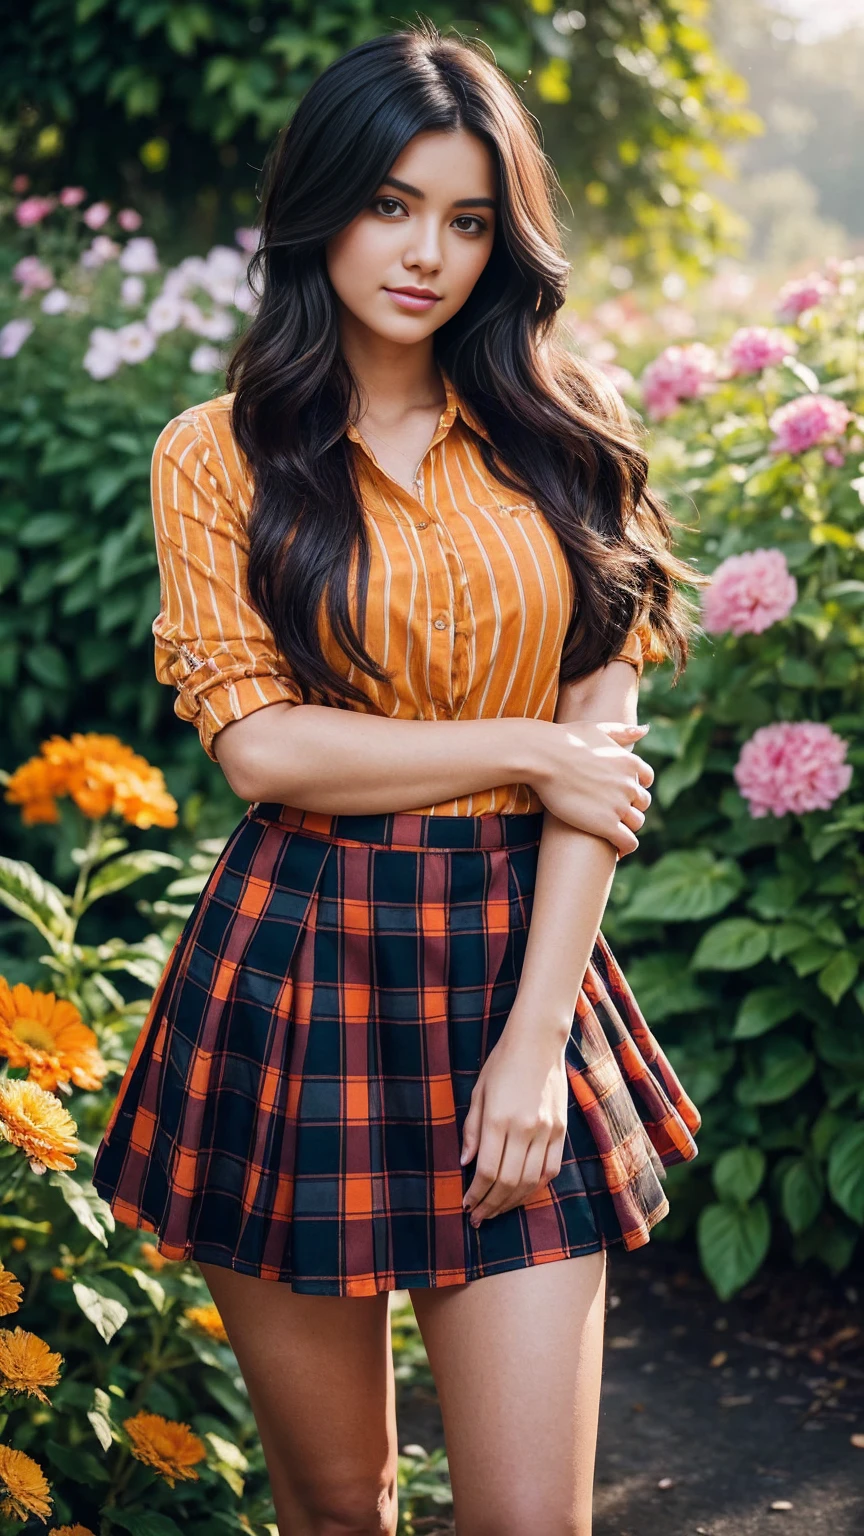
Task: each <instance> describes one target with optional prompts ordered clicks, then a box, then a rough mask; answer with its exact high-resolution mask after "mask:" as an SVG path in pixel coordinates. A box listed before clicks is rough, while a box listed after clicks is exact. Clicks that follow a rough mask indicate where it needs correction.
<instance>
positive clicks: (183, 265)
mask: <svg viewBox="0 0 864 1536" xmlns="http://www.w3.org/2000/svg"><path fill="white" fill-rule="evenodd" d="M206 279H207V263H206V261H205V260H204V258H203V256H184V257H183V260H182V261H181V262H178V264H177V266H176V267H172V268H171V270H170V272H166V274H165V281H164V282H163V284H162V287H163V289H164V291H165V292H166V293H173V294H177V295H182V294H185V293H186V292H187V291H188V290H189V289H190V288H196V287H198V288H200V287H204V286H205V284H206Z"/></svg>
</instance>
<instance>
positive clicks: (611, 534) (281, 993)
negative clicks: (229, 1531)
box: [94, 23, 700, 1536]
mask: <svg viewBox="0 0 864 1536" xmlns="http://www.w3.org/2000/svg"><path fill="white" fill-rule="evenodd" d="M553 192H554V180H553V177H552V174H551V171H550V169H549V167H548V163H547V162H546V160H545V157H544V155H543V153H542V151H541V149H540V147H539V145H538V141H537V138H536V135H535V132H534V129H533V126H532V120H531V118H530V117H529V115H528V113H527V112H526V110H525V108H524V106H523V105H522V103H521V101H520V99H519V97H518V94H517V92H516V91H515V90H514V88H513V87H512V86H511V84H510V83H509V81H508V80H507V79H506V77H505V76H504V75H503V74H502V73H501V72H500V71H499V70H498V69H497V68H496V67H495V65H494V63H492V62H491V61H490V59H489V57H488V55H487V53H486V52H485V51H484V50H483V48H482V46H478V45H474V44H471V43H467V42H464V41H462V40H460V39H457V38H442V37H441V36H440V35H439V33H438V32H437V31H436V30H435V29H434V28H433V27H432V26H431V25H427V24H425V23H424V24H422V25H421V26H419V27H418V28H416V29H412V30H409V31H405V32H400V33H396V34H394V35H390V36H385V37H379V38H375V39H373V40H372V41H371V42H368V43H365V44H363V45H361V46H360V47H357V48H355V49H353V50H352V51H351V52H350V53H348V54H346V55H345V56H344V57H343V58H341V59H339V60H338V61H337V62H336V63H334V64H332V65H331V66H330V67H329V68H328V69H327V70H325V72H324V73H323V74H322V75H321V76H320V78H319V79H318V80H317V81H316V82H315V84H314V85H313V86H312V87H311V88H310V90H309V91H308V92H307V94H306V96H305V97H304V99H303V101H302V102H301V103H300V106H299V108H298V109H297V112H296V113H295V115H294V117H293V119H292V121H291V123H290V125H289V126H288V127H287V128H286V129H285V130H284V132H283V133H282V134H281V136H280V138H279V140H278V143H277V145H276V147H275V153H274V154H273V156H272V157H271V159H270V161H269V164H268V175H267V184H266V192H265V196H264V199H263V208H262V215H261V232H262V240H261V246H260V249H259V251H258V253H257V254H256V256H255V257H254V258H253V262H252V266H253V268H257V269H258V273H259V275H262V274H263V288H262V292H261V296H260V303H259V306H258V309H257V313H256V314H255V316H254V318H253V319H252V320H251V322H250V323H249V325H248V327H247V329H246V332H245V335H244V336H243V337H242V339H241V340H240V342H239V344H238V345H237V347H236V350H235V352H234V354H233V357H232V359H231V362H230V366H229V368H228V374H227V383H228V386H229V391H230V392H229V393H227V394H223V395H220V396H219V397H218V398H216V399H214V400H209V401H205V402H204V403H202V404H201V405H198V406H194V407H191V408H190V409H189V410H186V411H183V412H181V413H180V415H178V416H177V417H175V418H174V419H173V420H172V421H170V422H169V423H168V425H167V426H166V427H165V429H164V431H163V432H162V433H161V435H160V437H159V440H158V442H157V444H156V450H155V453H154V457H153V508H154V520H155V528H156V538H157V549H158V554H159V564H160V571H161V575H162V604H161V611H160V613H159V615H158V617H157V619H156V620H155V622H154V626H153V628H154V634H155V637H156V647H157V651H156V667H157V674H158V676H159V677H160V679H161V680H162V681H164V682H170V683H172V684H174V685H175V686H176V688H177V690H178V696H177V699H176V703H175V708H176V712H177V714H178V715H179V716H180V717H181V718H182V719H185V720H189V721H191V722H193V723H194V724H195V725H196V727H197V728H198V730H199V732H200V736H201V741H202V743H203V746H204V749H205V751H206V752H207V753H208V754H209V756H210V757H211V758H213V759H214V760H215V761H217V762H218V763H219V765H220V767H221V768H222V770H223V772H224V773H225V776H226V778H227V780H228V782H229V784H230V785H231V786H232V788H233V789H234V790H235V791H236V793H237V794H238V795H239V796H240V798H241V799H243V800H247V801H248V802H249V810H248V812H247V813H246V815H245V816H244V817H243V819H242V821H241V822H240V824H239V825H238V827H237V828H236V829H235V831H234V832H233V833H232V835H231V837H230V838H229V840H228V843H227V845H226V847H225V849H224V851H223V852H222V854H221V856H220V858H219V860H218V863H217V865H216V867H215V869H214V870H213V872H212V875H211V876H210V878H209V880H208V883H207V886H206V888H205V890H204V891H203V892H202V895H201V897H200V898H199V900H198V901H197V902H196V905H195V909H194V911H193V913H192V915H191V916H190V918H189V920H188V922H187V923H186V925H185V927H184V929H183V932H182V933H181V934H180V936H179V938H178V940H177V942H176V944H175V947H174V950H173V953H172V956H171V958H170V960H169V963H168V965H167V967H166V970H165V973H164V976H163V978H162V980H161V982H160V985H159V987H158V989H157V992H156V995H155V997H154V1000H153V1005H152V1009H151V1011H150V1015H149V1018H148V1020H147V1022H146V1024H145V1026H144V1028H143V1029H142V1031H141V1034H140V1036H139V1038H138V1040H137V1042H136V1045H135V1048H134V1051H133V1054H132V1059H131V1060H130V1062H129V1066H128V1069H127V1072H126V1074H125V1077H124V1080H123V1083H122V1084H121V1088H120V1091H119V1094H118V1097H117V1101H116V1104H115V1106H114V1109H113V1111H112V1115H111V1119H110V1121H109V1124H108V1127H107V1129H106V1133H105V1136H104V1138H103V1141H102V1143H101V1144H100V1147H99V1152H98V1157H97V1159H96V1165H95V1173H94V1183H95V1185H96V1187H97V1188H98V1189H99V1191H100V1193H101V1194H102V1195H103V1196H104V1198H105V1199H106V1200H108V1201H109V1203H110V1204H111V1206H112V1209H113V1210H114V1213H115V1215H116V1217H117V1218H118V1220H120V1221H121V1222H124V1223H126V1224H127V1225H130V1226H137V1227H141V1228H144V1229H145V1230H147V1231H151V1232H155V1233H156V1234H157V1237H158V1246H159V1248H160V1250H161V1252H162V1253H163V1254H165V1255H167V1256H168V1257H170V1258H174V1259H193V1260H195V1261H196V1262H197V1263H198V1264H199V1265H200V1269H201V1272H202V1273H203V1275H204V1277H205V1279H206V1281H207V1284H208V1286H209V1288H210V1291H211V1293H212V1296H213V1298H214V1301H215V1302H216V1305H217V1306H218V1308H219V1311H220V1313H221V1315H222V1317H223V1319H224V1322H225V1326H226V1328H227V1331H228V1335H229V1337H230V1340H231V1343H232V1346H233V1348H234V1351H235V1353H236V1356H237V1360H238V1362H239V1365H240V1368H241V1370H242V1372H243V1376H244V1378H245V1381H246V1383H247V1385H248V1389H249V1395H250V1400H251V1404H252V1408H253V1410H254V1413H255V1416H256V1419H257V1423H258V1426H259V1429H260V1433H261V1440H262V1444H263V1448H264V1452H265V1456H266V1460H267V1466H268V1470H269V1473H270V1477H271V1481H272V1488H273V1495H274V1500H275V1505H276V1511H277V1518H278V1521H279V1529H280V1532H281V1533H282V1536H318V1533H322V1536H323V1533H325V1532H326V1533H331V1532H332V1533H335V1532H340V1533H345V1532H353V1533H360V1532H373V1531H375V1532H389V1533H392V1532H395V1530H396V1519H397V1511H396V1454H397V1440H396V1425H395V1418H394V1386H393V1366H392V1360H391V1354H390V1347H389V1328H388V1304H389V1293H390V1292H391V1291H392V1290H394V1289H396V1288H407V1289H408V1290H409V1291H410V1294H411V1298H412V1301H413V1304H414V1308H415V1311H416V1314H417V1317H418V1320H419V1324H420V1327H421V1330H422V1334H423V1339H424V1342H425V1345H426V1348H427V1351H428V1354H429V1359H430V1362H431V1366H432V1370H433V1372H434V1376H435V1380H436V1383H437V1388H438V1392H439V1396H440V1401H441V1407H442V1411H443V1416H444V1426H445V1433H446V1439H447V1448H448V1457H449V1465H450V1471H451V1476H452V1483H453V1494H454V1501H455V1518H456V1528H457V1530H458V1532H459V1536H487V1533H488V1536H492V1533H494V1536H511V1533H512V1536H527V1533H529V1532H530V1533H532V1536H533V1533H542V1536H559V1533H560V1536H564V1533H565V1532H566V1533H568V1536H572V1533H574V1532H575V1533H579V1536H586V1533H588V1532H589V1531H590V1527H591V1492H592V1482H593V1468H594V1451H595V1438H596V1430H597V1417H598V1399H599V1389H600V1374H601V1352H602V1331H603V1319H604V1295H605V1292H604V1277H605V1267H604V1266H605V1249H606V1248H607V1247H608V1246H609V1245H610V1244H612V1243H621V1244H623V1246H624V1247H625V1248H627V1249H632V1248H636V1247H638V1246H639V1245H641V1244H643V1243H645V1242H647V1241H648V1240H649V1232H650V1229H651V1227H652V1226H653V1225H654V1223H655V1222H657V1221H658V1220H659V1219H660V1218H661V1217H662V1216H664V1215H665V1214H666V1211H667V1210H668V1203H667V1200H666V1197H665V1194H664V1192H663V1189H662V1184H661V1179H662V1178H663V1177H664V1167H665V1165H667V1164H669V1163H674V1162H677V1161H680V1160H682V1159H687V1158H692V1157H693V1156H694V1155H695V1152H696V1147H695V1144H694V1141H693V1133H694V1132H695V1131H696V1130H697V1129H698V1128H699V1124H700V1120H699V1115H698V1112H697V1110H696V1109H695V1107H694V1106H693V1104H692V1103H691V1101H690V1099H689V1098H688V1097H687V1095H686V1093H685V1091H684V1089H683V1088H682V1086H681V1084H680V1083H679V1081H678V1080H677V1078H676V1076H675V1074H674V1072H673V1071H672V1069H671V1067H670V1065H669V1062H668V1061H667V1059H666V1057H665V1056H664V1054H663V1052H662V1051H661V1050H660V1048H659V1046H658V1044H657V1042H656V1040H655V1039H654V1038H653V1036H652V1035H651V1033H650V1031H649V1030H648V1028H647V1026H646V1024H645V1021H644V1019H643V1017H642V1015H641V1013H640V1011H639V1009H638V1006H637V1004H636V1002H635V1000H634V998H633V995H632V993H631V991H630V989H629V988H628V986H627V983H626V981H625V979H624V977H623V975H622V974H621V971H620V970H619V968H618V966H617V965H616V962H615V960H614V958H613V956H612V954H611V952H610V950H609V947H608V945H607V944H606V942H605V940H604V939H603V936H602V934H601V933H600V931H599V925H600V921H601V918H602V914H603V910H604V906H605V902H606V898H607V896H608V893H609V889H610V886H611V882H612V878H613V874H614V870H615V863H616V859H617V858H618V857H620V856H622V855H626V854H629V853H632V852H633V851H634V850H635V849H636V847H637V846H638V839H637V837H636V833H637V832H638V831H639V829H640V828H641V827H642V825H643V822H644V820H645V812H646V809H647V807H648V805H649V803H650V800H651V795H650V791H649V786H650V784H651V783H652V780H653V773H652V770H651V768H650V767H649V765H648V764H647V763H646V762H644V761H643V760H642V759H640V758H639V757H638V756H636V755H635V754H634V753H633V752H632V750H631V749H632V746H633V744H634V742H635V741H636V740H638V738H639V736H640V734H641V730H642V728H641V727H638V726H637V725H636V724H635V715H636V699H637V688H638V679H639V675H640V673H641V668H642V663H643V657H644V655H646V654H647V656H648V657H649V658H652V657H653V658H654V659H657V658H659V657H662V656H669V657H671V658H672V659H673V661H674V663H675V668H676V671H675V676H676V678H677V676H678V673H679V671H680V670H681V668H682V667H683V665H684V663H685V662H686V657H687V637H688V631H689V630H690V629H691V626H692V619H691V616H690V610H689V604H688V602H687V601H686V600H685V599H684V597H683V596H682V594H681V592H680V591H679V590H678V586H679V584H681V585H684V584H687V583H688V582H689V583H692V582H693V581H694V572H693V571H691V569H690V567H689V566H687V565H685V564H684V563H683V562H680V561H679V560H677V559H676V557H675V556H674V555H673V554H672V553H671V552H670V547H669V546H670V542H671V533H670V527H671V519H670V517H669V515H668V513H667V512H666V511H665V509H664V507H663V506H662V504H661V503H660V502H659V501H658V500H657V498H656V497H655V496H654V495H653V494H652V493H651V491H649V490H648V489H647V488H646V460H645V456H644V452H643V451H642V449H641V447H640V446H639V444H638V441H637V439H636V436H635V434H634V431H633V429H632V428H631V425H630V422H629V418H628V415H627V412H626V410H625V409H624V407H623V405H622V403H621V401H620V399H619V397H618V396H617V395H616V394H615V392H614V391H613V390H612V389H611V388H610V387H609V386H608V384H607V383H606V382H605V381H604V379H603V378H602V376H600V375H599V374H597V373H595V372H594V371H593V370H591V369H589V368H588V367H587V366H586V365H585V364H583V363H581V362H578V361H577V360H576V359H574V358H573V357H572V356H571V355H570V354H569V353H568V352H567V350H566V349H565V348H564V347H563V345H562V344H561V343H560V342H559V341H558V340H557V339H556V336H555V328H554V321H555V317H556V314H557V311H558V310H559V309H560V308H561V306H562V304H563V302H564V299H565V292H566V287H567V277H568V265H567V263H566V261H565V260H564V257H563V254H562V249H561V244H560V240H559V233H558V226H557V223H556V216H555V214H554V212H553ZM565 1259H566V1260H569V1261H570V1262H568V1263H564V1262H555V1261H561V1260H565ZM274 1282H281V1283H274Z"/></svg>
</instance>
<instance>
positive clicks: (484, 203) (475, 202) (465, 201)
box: [378, 176, 498, 208]
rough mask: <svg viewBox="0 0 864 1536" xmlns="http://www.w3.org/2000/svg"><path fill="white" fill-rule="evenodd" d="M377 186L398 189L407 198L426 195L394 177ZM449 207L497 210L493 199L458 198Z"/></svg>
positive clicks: (388, 177)
mask: <svg viewBox="0 0 864 1536" xmlns="http://www.w3.org/2000/svg"><path fill="white" fill-rule="evenodd" d="M378 185H379V186H381V187H398V189H399V191H400V192H407V193H408V195H409V197H421V198H425V196H426V193H425V192H421V191H420V188H419V187H412V186H411V184H410V183H409V182H407V181H397V179H396V177H395V176H385V178H384V180H383V181H380V182H379V183H378ZM451 207H453V208H497V207H498V202H497V199H496V198H494V197H460V198H458V199H457V201H456V202H455V203H452V204H451Z"/></svg>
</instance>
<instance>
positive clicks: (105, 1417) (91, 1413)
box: [87, 1387, 122, 1451]
mask: <svg viewBox="0 0 864 1536" xmlns="http://www.w3.org/2000/svg"><path fill="white" fill-rule="evenodd" d="M112 1409H113V1402H112V1398H111V1396H110V1394H109V1393H108V1392H105V1391H104V1390H103V1388H102V1387H97V1388H96V1390H95V1392H94V1393H93V1406H92V1407H91V1408H90V1409H89V1410H88V1413H87V1417H88V1419H89V1420H90V1423H91V1424H92V1426H93V1430H94V1433H95V1435H96V1439H97V1440H98V1441H99V1444H100V1445H101V1447H102V1449H103V1451H110V1449H111V1446H112V1444H113V1443H114V1441H115V1440H118V1441H119V1440H121V1439H122V1437H121V1434H120V1431H119V1429H117V1427H116V1426H115V1424H114V1421H113V1412H112Z"/></svg>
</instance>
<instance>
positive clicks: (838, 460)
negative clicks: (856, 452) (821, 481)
mask: <svg viewBox="0 0 864 1536" xmlns="http://www.w3.org/2000/svg"><path fill="white" fill-rule="evenodd" d="M822 457H823V459H824V460H825V463H826V464H832V465H833V466H834V468H835V469H842V468H843V465H844V464H845V463H846V455H845V453H844V452H843V450H842V449H841V448H826V449H825V451H824V452H823V454H822Z"/></svg>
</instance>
